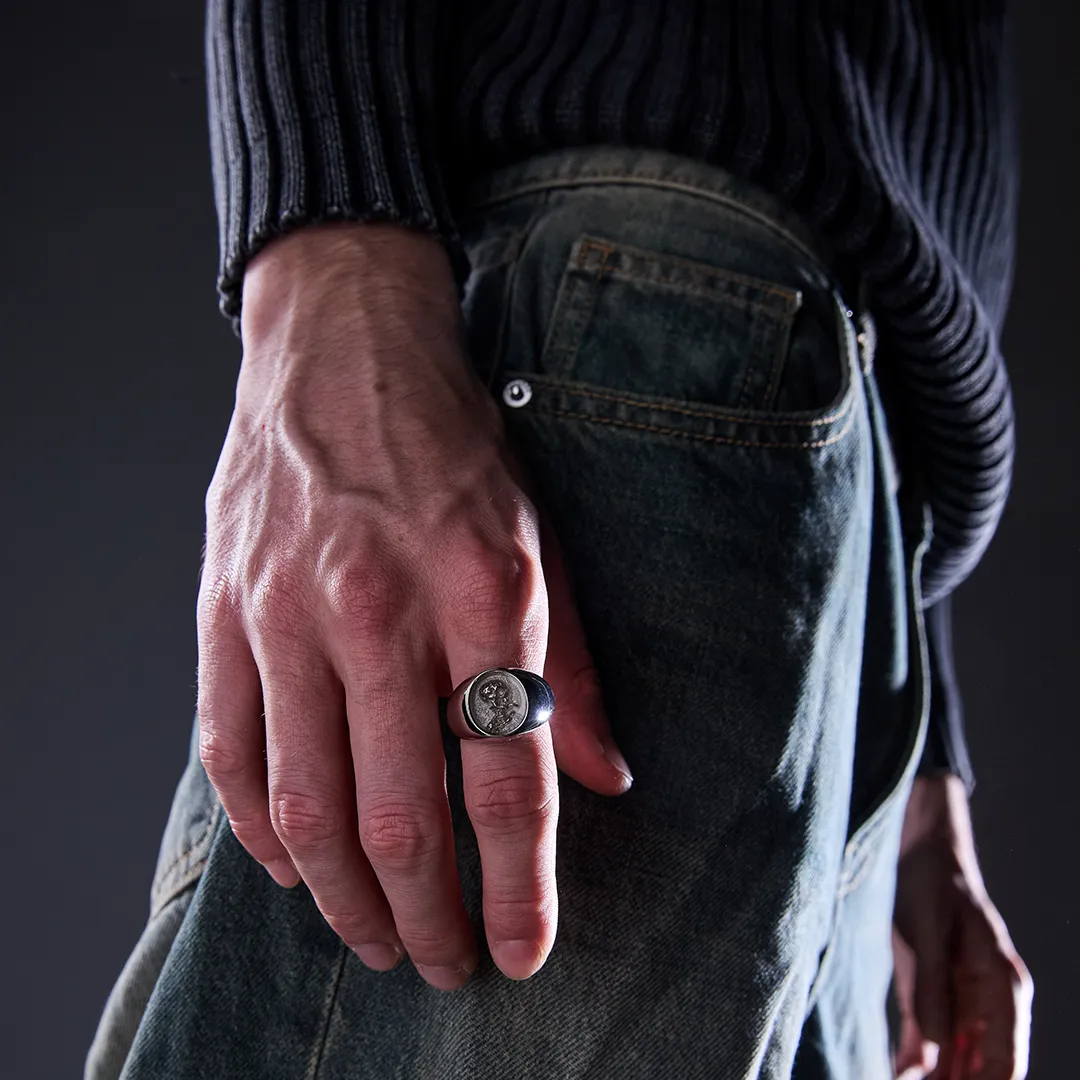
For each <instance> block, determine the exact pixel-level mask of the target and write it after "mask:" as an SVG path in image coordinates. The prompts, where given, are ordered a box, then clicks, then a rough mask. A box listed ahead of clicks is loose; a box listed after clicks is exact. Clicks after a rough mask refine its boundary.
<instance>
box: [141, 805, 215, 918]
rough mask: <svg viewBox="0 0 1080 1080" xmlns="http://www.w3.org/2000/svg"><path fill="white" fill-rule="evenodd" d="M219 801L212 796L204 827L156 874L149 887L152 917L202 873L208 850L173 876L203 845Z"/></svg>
mask: <svg viewBox="0 0 1080 1080" xmlns="http://www.w3.org/2000/svg"><path fill="white" fill-rule="evenodd" d="M221 809H222V807H221V802H220V800H219V799H217V798H216V797H215V798H214V805H213V807H212V808H211V810H210V816H209V817H208V818H207V819H206V827H205V828H204V829H203V831H202V832H201V833H199V835H198V837H197V838H196V839H195V840H194V841H193V842H192V843H191V844H189V845H187V846H186V847H185V848H184V850H183V851H182V852H181V853H180V854H179V855H177V856H176V858H175V859H173V861H172V862H171V863H169V865H168V867H167V868H166V869H165V870H163V871H162V873H161V874H159V875H158V876H157V878H156V879H155V881H154V883H153V884H152V885H151V888H150V917H151V918H153V917H154V915H155V913H156V912H158V911H160V910H161V909H162V908H163V907H164V906H165V905H166V904H167V903H168V902H169V900H170V899H172V897H174V896H175V895H176V894H177V893H178V892H182V891H183V890H184V889H185V888H187V886H188V885H190V884H191V882H192V881H194V880H195V879H196V878H198V877H199V875H200V874H201V873H202V871H203V868H204V867H205V866H206V860H207V858H209V852H208V851H205V852H203V854H202V855H200V856H199V857H198V858H197V859H196V861H195V862H194V863H192V864H191V866H189V867H188V868H187V869H186V870H184V871H183V872H182V873H180V874H179V875H178V876H176V877H175V878H173V874H174V872H175V870H176V868H177V867H178V866H179V865H180V864H181V863H182V862H183V861H184V860H185V859H190V858H191V856H192V855H193V854H194V853H195V852H196V851H197V850H198V849H199V848H200V847H202V846H203V845H205V844H206V840H207V838H208V837H209V836H211V835H212V834H213V832H214V829H215V828H216V827H217V824H218V821H219V819H220V817H221Z"/></svg>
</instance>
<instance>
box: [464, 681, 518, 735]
mask: <svg viewBox="0 0 1080 1080" xmlns="http://www.w3.org/2000/svg"><path fill="white" fill-rule="evenodd" d="M467 705H468V714H469V716H470V717H471V718H472V722H473V723H474V724H475V725H476V726H477V727H478V728H479V729H480V730H481V731H483V732H484V733H485V734H486V735H512V734H513V733H514V732H515V731H517V729H518V728H519V727H521V725H522V724H523V723H524V722H525V719H526V717H528V715H529V695H528V694H527V693H526V692H525V685H524V683H522V681H521V680H520V679H519V678H518V677H517V676H516V675H511V674H510V672H508V671H485V672H482V673H481V674H480V675H478V676H477V677H476V679H475V681H474V682H473V684H472V686H471V687H469V696H468V701H467Z"/></svg>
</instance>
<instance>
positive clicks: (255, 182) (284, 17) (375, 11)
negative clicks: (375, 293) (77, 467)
mask: <svg viewBox="0 0 1080 1080" xmlns="http://www.w3.org/2000/svg"><path fill="white" fill-rule="evenodd" d="M444 8H445V5H444V4H440V3H439V0H208V4H207V14H206V38H205V45H206V74H207V98H208V106H209V126H210V149H211V160H212V166H213V178H214V199H215V203H216V206H217V216H218V233H219V250H220V263H219V267H218V277H217V287H218V294H219V297H220V303H219V307H220V308H221V311H222V313H223V314H224V315H226V316H227V317H228V318H230V319H231V320H232V325H233V329H234V331H235V332H236V333H237V334H239V327H240V304H241V293H242V286H243V279H244V270H245V268H246V266H247V263H248V260H249V259H251V257H252V256H253V255H254V254H255V253H256V252H257V251H258V250H259V249H260V248H261V247H262V246H263V245H264V244H266V242H267V241H268V240H270V239H271V238H273V237H275V236H279V235H282V234H284V233H286V232H288V231H290V230H291V229H294V228H297V227H299V226H302V225H306V224H314V223H317V222H325V221H358V222H362V221H392V222H398V223H400V224H402V225H406V226H409V227H411V228H415V229H418V230H419V231H421V232H424V233H427V234H429V235H432V236H435V237H437V238H438V239H439V240H440V241H441V242H442V244H443V245H444V247H445V248H446V250H447V254H448V255H449V257H450V263H451V267H452V269H453V274H454V279H455V281H456V283H457V287H458V296H459V299H460V298H462V297H463V295H464V286H465V281H466V279H467V278H468V276H469V270H470V267H469V260H468V256H467V255H466V253H465V250H464V246H463V245H462V242H461V237H460V235H459V233H458V229H457V225H456V224H455V222H454V219H453V215H452V214H451V212H450V208H449V205H448V202H447V198H446V192H445V188H444V184H443V178H442V175H441V171H440V169H439V164H438V163H439V151H438V145H437V134H438V128H437V124H436V122H435V118H436V100H435V87H436V86H437V85H438V81H439V80H438V78H437V71H436V61H435V50H434V43H435V41H437V40H439V36H440V32H441V16H442V14H443V13H444V12H443V10H441V9H444Z"/></svg>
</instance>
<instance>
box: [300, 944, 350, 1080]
mask: <svg viewBox="0 0 1080 1080" xmlns="http://www.w3.org/2000/svg"><path fill="white" fill-rule="evenodd" d="M339 953H340V959H339V960H338V966H337V971H336V972H335V974H334V977H333V979H331V981H330V988H329V991H328V993H327V996H326V1004H325V1006H324V1008H325V1015H324V1017H323V1025H322V1035H321V1036H320V1037H319V1041H318V1044H317V1045H316V1046H315V1048H314V1051H313V1053H312V1058H311V1069H310V1071H309V1073H308V1077H309V1080H318V1076H319V1070H320V1069H321V1068H322V1063H323V1061H324V1059H325V1057H326V1044H327V1042H328V1040H329V1038H330V1020H331V1017H333V1015H334V1004H335V1002H336V1001H337V996H338V991H339V990H340V989H341V980H342V978H343V977H344V975H345V962H346V960H347V958H348V955H349V949H348V947H347V946H346V944H345V942H343V941H342V942H340V944H339Z"/></svg>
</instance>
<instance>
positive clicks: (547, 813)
mask: <svg viewBox="0 0 1080 1080" xmlns="http://www.w3.org/2000/svg"><path fill="white" fill-rule="evenodd" d="M479 577H482V580H477V581H474V582H473V583H472V585H473V587H472V588H471V589H470V590H469V592H468V593H467V595H465V596H462V597H460V598H458V602H457V603H456V604H455V605H454V606H453V619H452V625H448V626H447V627H446V628H445V629H444V632H443V640H444V641H445V644H446V654H447V661H448V664H449V667H450V675H451V681H452V682H453V683H454V685H455V686H457V685H460V683H462V682H464V681H465V680H466V679H468V678H470V677H471V676H473V675H475V674H476V673H477V672H478V671H481V670H483V669H485V668H490V667H518V668H524V669H526V670H529V671H534V672H537V673H540V672H541V671H542V670H543V667H544V652H545V646H546V642H547V631H548V605H547V592H546V589H545V583H544V574H543V570H542V567H541V565H540V561H539V559H538V558H536V557H534V555H533V554H532V553H527V552H521V553H519V554H518V555H517V556H514V557H509V556H508V557H506V559H505V561H504V562H503V563H502V564H501V565H497V564H493V563H491V562H490V561H489V562H488V563H487V565H486V570H485V573H484V574H483V575H478V578H479ZM558 707H559V705H558V701H556V711H558ZM461 768H462V777H463V783H464V794H465V806H466V809H467V811H468V814H469V818H470V820H471V822H472V825H473V830H474V832H475V833H476V840H477V845H478V847H479V851H480V861H481V866H482V869H483V880H484V898H483V905H484V926H485V931H486V934H487V939H488V945H489V948H490V949H491V955H492V958H493V959H494V961H495V963H496V965H497V966H498V967H499V968H500V970H502V972H503V973H504V974H506V975H508V976H509V977H510V978H513V979H525V978H528V977H529V976H530V975H532V974H533V973H534V972H535V971H537V970H538V969H539V968H540V967H541V966H542V964H543V963H544V961H545V960H546V959H547V956H548V953H549V952H550V951H551V947H552V945H553V944H554V940H555V931H556V926H557V923H558V898H557V894H556V889H555V833H556V826H557V823H558V814H559V789H558V770H557V768H556V764H555V753H554V750H553V748H552V743H551V730H550V725H549V724H545V725H544V726H542V727H540V728H537V729H535V730H533V731H529V732H525V733H523V734H521V735H516V736H510V737H509V738H498V739H467V740H463V741H462V743H461Z"/></svg>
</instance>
